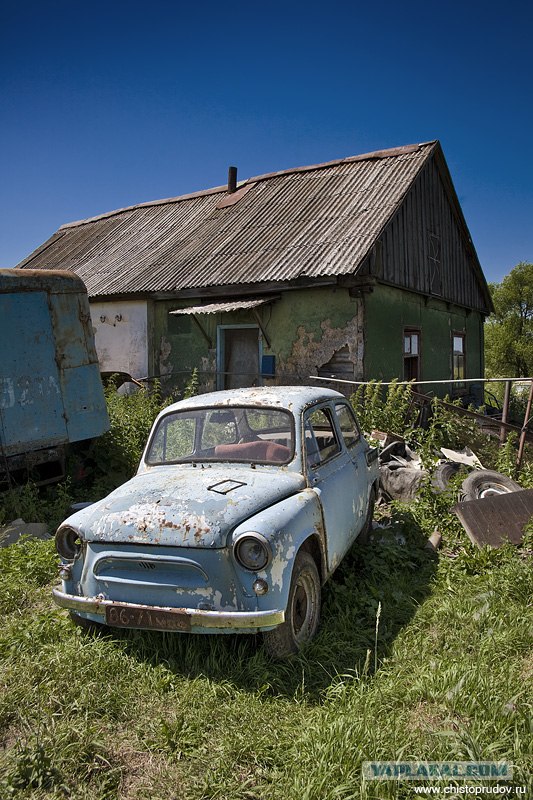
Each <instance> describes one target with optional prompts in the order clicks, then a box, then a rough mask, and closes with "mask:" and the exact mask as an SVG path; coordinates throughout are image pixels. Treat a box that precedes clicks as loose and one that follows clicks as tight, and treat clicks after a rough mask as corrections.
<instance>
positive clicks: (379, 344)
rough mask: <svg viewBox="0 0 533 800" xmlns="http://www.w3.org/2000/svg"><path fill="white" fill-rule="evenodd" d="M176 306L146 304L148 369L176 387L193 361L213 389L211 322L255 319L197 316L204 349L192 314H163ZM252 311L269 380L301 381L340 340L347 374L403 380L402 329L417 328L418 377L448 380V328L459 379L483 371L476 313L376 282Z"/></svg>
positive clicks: (295, 294)
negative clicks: (271, 367) (462, 371)
mask: <svg viewBox="0 0 533 800" xmlns="http://www.w3.org/2000/svg"><path fill="white" fill-rule="evenodd" d="M193 304H195V303H191V305H193ZM177 307H179V304H178V303H177V302H172V301H155V302H154V303H153V307H152V309H151V316H150V320H151V321H152V327H153V348H152V350H153V353H152V362H153V366H154V370H153V373H152V374H154V375H162V376H163V377H165V376H167V378H166V382H167V386H172V387H174V386H177V387H181V386H183V385H184V383H185V382H186V381H187V379H188V377H189V375H190V373H191V371H192V369H193V368H194V367H197V368H198V370H199V371H200V377H201V378H202V388H203V389H204V390H205V389H211V388H214V382H213V374H214V372H215V370H216V357H217V326H219V325H256V324H257V320H256V318H255V316H254V314H253V312H252V311H251V310H243V311H235V312H231V313H225V314H209V315H201V316H199V320H200V321H201V324H202V327H203V328H204V330H205V332H206V334H207V336H208V337H209V338H210V340H211V347H210V346H209V345H208V343H207V341H206V340H205V338H204V336H203V335H202V333H201V332H200V330H199V328H198V326H197V325H196V323H195V322H194V319H193V318H192V317H190V316H169V313H168V312H169V311H171V310H173V309H175V308H177ZM257 311H258V314H259V316H260V318H261V322H262V325H263V328H264V330H265V332H266V334H267V336H268V338H269V339H270V344H271V347H270V349H269V348H268V346H267V344H266V341H265V340H263V353H264V354H265V355H267V354H273V355H275V357H276V375H277V377H276V380H275V381H274V382H279V383H285V384H287V383H290V382H295V383H305V382H307V379H308V376H309V375H316V374H317V370H318V369H319V368H320V367H321V366H323V365H324V364H327V363H328V362H329V361H330V359H331V358H332V356H333V355H334V353H335V352H336V351H338V350H340V349H342V348H345V347H346V345H347V346H348V348H349V359H350V361H351V362H352V364H353V378H354V379H355V380H357V379H359V380H370V379H377V380H390V379H391V378H394V377H397V378H403V332H404V329H405V328H407V327H413V328H418V329H420V332H421V379H425V380H431V379H435V380H439V379H441V380H442V379H447V378H451V376H452V372H451V370H452V335H453V332H454V331H455V332H463V333H465V334H466V362H467V363H466V370H467V377H479V376H480V375H482V374H483V360H482V353H483V334H482V325H481V316H480V315H479V314H478V313H477V312H471V313H467V312H466V310H465V309H461V308H458V307H456V306H450V307H448V306H447V304H446V303H444V302H441V301H439V300H437V299H434V298H433V299H429V300H428V301H427V302H426V301H425V299H424V297H422V296H419V295H416V294H414V293H411V292H407V291H405V290H400V289H395V288H393V287H387V286H379V285H378V286H376V287H375V288H374V291H373V292H371V293H370V294H365V295H364V296H363V299H355V298H351V297H350V296H349V292H348V290H347V289H342V288H317V289H302V290H297V291H290V292H285V293H284V294H283V295H282V296H281V297H280V299H278V300H276V301H275V302H273V303H272V304H267V305H264V306H259V307H258V308H257ZM264 382H265V383H268V382H272V381H271V380H270V379H265V381H264ZM431 388H432V389H433V390H436V388H437V387H431ZM445 392H446V390H445V389H443V390H442V391H441V392H440V393H442V394H444V393H445Z"/></svg>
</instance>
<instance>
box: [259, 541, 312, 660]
mask: <svg viewBox="0 0 533 800" xmlns="http://www.w3.org/2000/svg"><path fill="white" fill-rule="evenodd" d="M320 601H321V588H320V576H319V574H318V569H317V566H316V564H315V560H314V558H313V557H312V556H311V555H310V554H309V553H306V552H305V551H302V550H300V552H299V553H298V555H297V556H296V560H295V562H294V567H293V570H292V577H291V587H290V589H289V600H288V603H287V609H286V611H285V622H283V623H282V624H281V625H278V627H277V628H274V630H272V631H266V632H265V633H264V634H263V640H264V643H265V648H266V650H267V651H268V652H269V653H270V655H272V656H274V658H286V657H287V656H289V655H291V654H292V653H297V652H298V650H300V648H301V647H303V645H304V644H306V643H307V642H309V641H310V640H311V639H312V638H313V636H314V635H315V633H316V632H317V629H318V623H319V621H320Z"/></svg>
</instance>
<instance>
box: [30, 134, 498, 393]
mask: <svg viewBox="0 0 533 800" xmlns="http://www.w3.org/2000/svg"><path fill="white" fill-rule="evenodd" d="M18 267H19V268H32V269H52V268H53V269H66V270H71V271H73V272H76V273H77V274H78V275H79V276H80V277H81V278H82V279H83V281H84V282H85V284H86V286H87V290H88V293H89V297H90V301H91V315H92V321H93V327H94V330H95V337H96V347H97V351H98V354H99V359H100V364H101V368H102V369H103V370H104V371H125V372H129V373H130V374H132V375H133V376H134V377H135V378H142V377H147V376H159V377H161V378H162V379H163V381H164V382H165V384H166V385H167V386H168V387H169V388H170V387H174V386H180V385H182V384H183V383H184V382H185V381H186V380H187V378H188V377H189V375H190V372H191V370H192V369H193V368H194V367H197V368H198V370H199V374H200V380H201V385H202V388H203V389H206V390H207V389H212V388H230V387H235V386H243V385H247V386H250V385H260V384H269V383H275V384H283V385H286V384H295V383H296V384H299V383H309V382H310V380H311V379H312V377H313V376H323V377H333V378H337V379H342V380H348V381H363V380H370V379H380V380H389V379H391V378H398V379H416V380H417V381H420V382H427V381H435V380H451V379H454V380H455V381H456V384H454V386H455V389H456V391H457V392H461V391H464V392H466V391H470V389H467V388H466V387H468V386H470V384H467V383H462V382H461V381H462V380H464V379H465V378H477V377H480V376H482V375H483V366H484V365H483V320H484V317H485V316H486V315H487V314H489V313H490V311H491V308H492V306H491V300H490V295H489V291H488V288H487V284H486V281H485V278H484V276H483V272H482V270H481V267H480V264H479V261H478V258H477V255H476V252H475V249H474V246H473V244H472V240H471V237H470V234H469V232H468V228H467V226H466V223H465V220H464V217H463V214H462V211H461V208H460V205H459V201H458V199H457V195H456V193H455V190H454V188H453V184H452V180H451V177H450V173H449V171H448V168H447V165H446V162H445V159H444V155H443V152H442V149H441V146H440V144H439V143H438V142H436V141H435V142H427V143H424V144H416V145H409V146H406V147H399V148H396V149H393V150H382V151H379V152H374V153H367V154H365V155H360V156H353V157H350V158H345V159H342V160H338V161H331V162H328V163H325V164H317V165H314V166H309V167H298V168H295V169H290V170H284V171H282V172H275V173H272V174H268V175H260V176H258V177H255V178H249V179H247V180H245V181H241V182H237V181H236V170H234V168H230V175H229V180H228V184H227V185H224V186H220V187H217V188H214V189H208V190H205V191H199V192H195V193H194V194H190V195H185V196H181V197H175V198H170V199H167V200H160V201H157V202H151V203H142V204H139V205H136V206H132V207H131V208H125V209H119V210H117V211H112V212H109V213H107V214H102V215H101V216H98V217H94V218H91V219H87V220H81V221H79V222H74V223H69V224H67V225H63V226H62V227H61V228H60V229H59V230H58V231H57V232H56V233H54V234H53V236H52V237H51V238H50V239H49V240H48V241H47V242H45V243H44V244H43V245H42V246H41V247H39V248H37V249H36V250H35V251H34V252H33V253H32V254H31V255H29V256H28V257H27V258H26V259H25V260H24V261H23V262H21V264H19V265H18ZM341 386H342V384H338V385H336V388H340V387H341ZM427 388H429V389H431V388H432V387H427ZM433 388H434V389H436V388H437V387H433Z"/></svg>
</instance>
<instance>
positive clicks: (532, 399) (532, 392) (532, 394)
mask: <svg viewBox="0 0 533 800" xmlns="http://www.w3.org/2000/svg"><path fill="white" fill-rule="evenodd" d="M532 404H533V379H531V382H530V384H529V395H528V398H527V407H526V413H525V415H524V425H523V427H522V431H521V433H520V444H519V446H518V455H517V457H516V468H517V469H520V467H521V465H522V458H523V455H524V446H525V443H526V433H527V425H528V422H529V418H530V416H531V405H532Z"/></svg>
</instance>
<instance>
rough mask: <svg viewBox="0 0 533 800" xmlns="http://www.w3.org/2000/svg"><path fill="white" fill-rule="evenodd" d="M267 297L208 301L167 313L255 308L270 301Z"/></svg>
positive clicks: (216, 311)
mask: <svg viewBox="0 0 533 800" xmlns="http://www.w3.org/2000/svg"><path fill="white" fill-rule="evenodd" d="M271 302H272V300H271V298H269V297H264V298H263V299H261V300H235V302H232V303H209V305H205V306H189V307H188V308H179V309H177V311H169V314H218V313H219V312H221V311H242V309H244V308H257V306H262V305H264V304H265V303H271Z"/></svg>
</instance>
